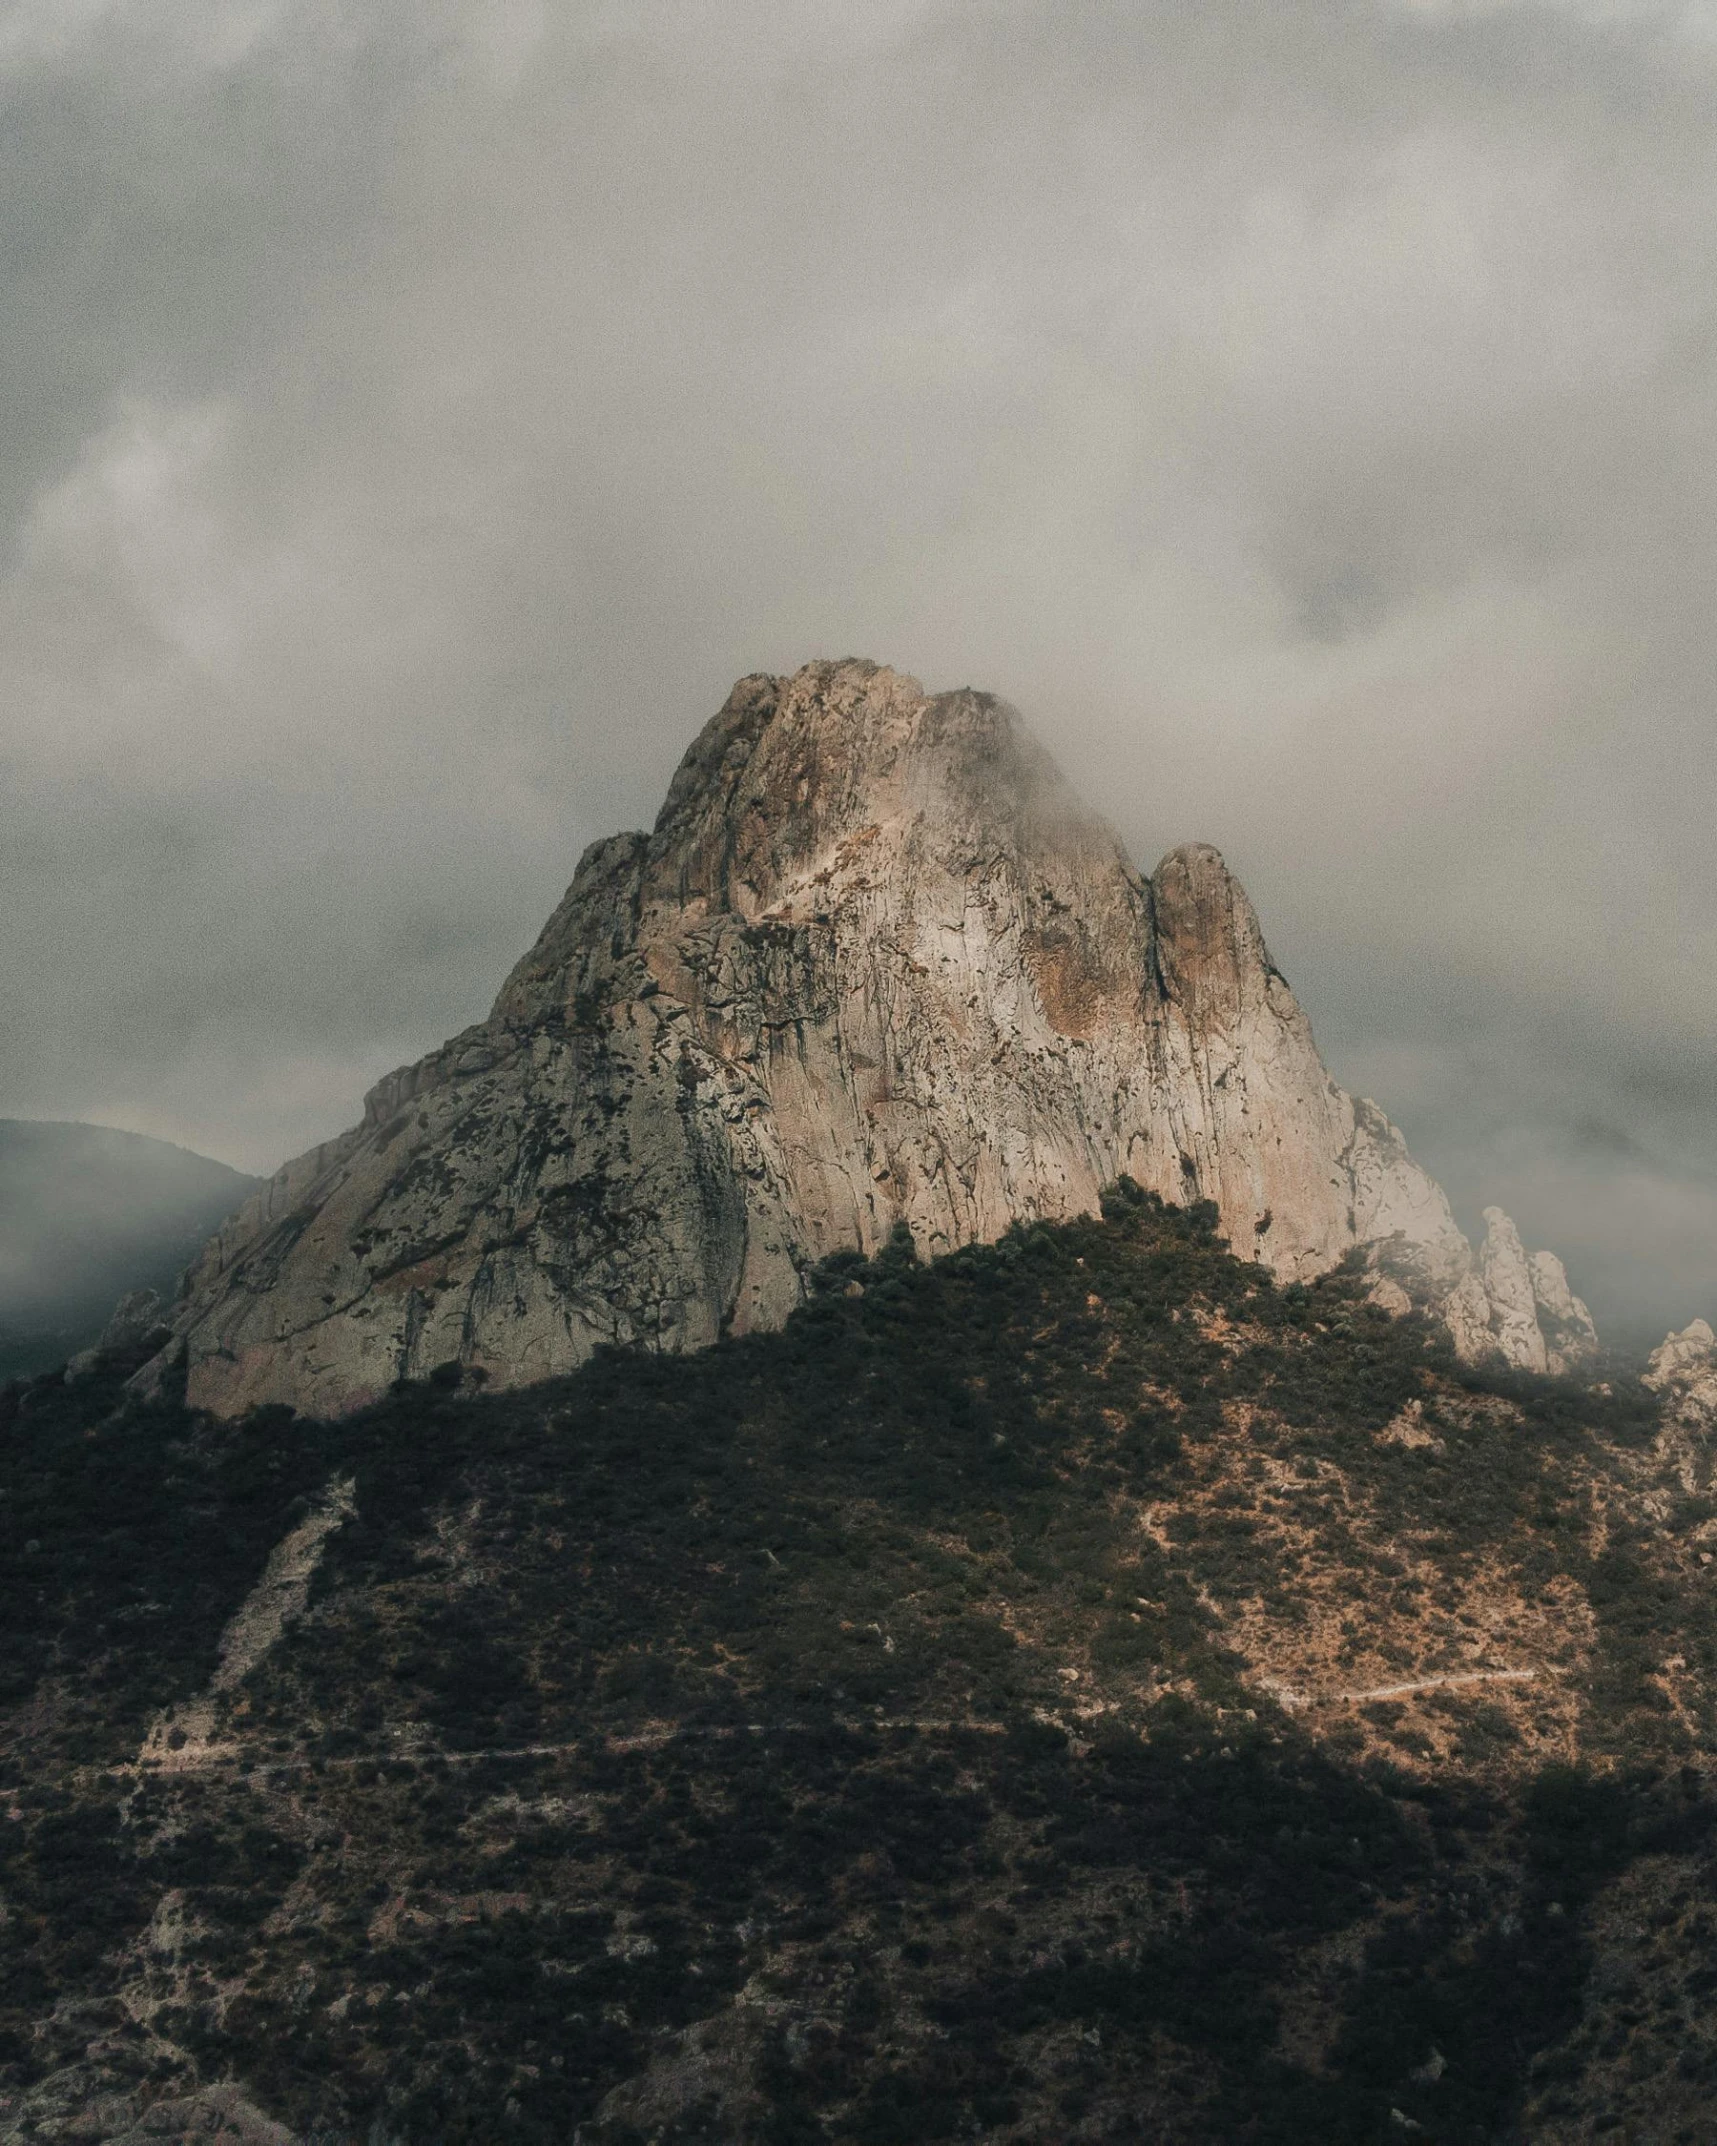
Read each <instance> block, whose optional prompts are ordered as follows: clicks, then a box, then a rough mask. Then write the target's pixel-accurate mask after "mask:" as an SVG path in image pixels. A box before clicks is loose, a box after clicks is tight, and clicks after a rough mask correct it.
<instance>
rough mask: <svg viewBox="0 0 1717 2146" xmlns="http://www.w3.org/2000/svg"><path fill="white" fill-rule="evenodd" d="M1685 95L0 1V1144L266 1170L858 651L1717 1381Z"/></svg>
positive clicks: (1516, 40)
mask: <svg viewBox="0 0 1717 2146" xmlns="http://www.w3.org/2000/svg"><path fill="white" fill-rule="evenodd" d="M1714 93H1717V11H1713V10H1712V9H1709V8H1695V7H1667V6H1646V5H1639V6H1630V5H1623V4H1617V5H1608V6H1605V5H1597V4H1593V5H1589V6H1582V5H1575V4H1560V5H1558V4H1549V0H1545V4H1539V5H1520V4H1506V0H1504V4H1497V5H1484V4H1479V0H1471V4H1459V0H1446V4H1433V0H1418V4H1410V0H1393V4H1387V0H1210V4H1208V5H1204V6H1200V7H1197V8H1188V7H1185V6H1182V5H1178V4H1177V5H1173V6H1169V5H1166V4H1165V5H1156V6H1152V5H1142V6H1141V5H1140V4H1138V0H1128V4H1126V5H1122V4H1119V0H1103V4H1099V0H1059V4H1057V5H1055V6H1053V7H1052V6H1049V5H1047V4H1036V0H1031V4H1028V0H990V4H981V5H976V6H974V5H970V4H964V0H962V4H954V0H889V4H879V5H877V6H874V7H869V8H865V9H851V8H837V7H835V6H834V5H832V4H826V0H726V4H719V5H718V4H716V0H704V4H696V0H672V4H669V0H656V4H649V0H632V4H630V5H627V6H625V7H620V6H618V5H595V4H591V5H584V6H579V7H573V8H566V9H552V8H548V7H546V6H533V5H530V4H528V0H487V4H485V5H483V6H480V7H479V6H476V5H473V4H465V0H418V4H412V0H370V4H359V0H249V4H246V5H241V6H234V5H232V4H231V0H225V4H222V5H218V6H217V5H215V4H212V0H211V4H208V5H202V4H196V0H78V4H75V5H74V4H71V0H28V4H23V5H16V4H15V5H14V6H13V7H12V8H11V9H10V11H9V12H6V13H4V14H0V183H3V184H4V186H5V189H6V196H7V199H8V201H9V203H10V204H11V205H12V211H13V213H12V214H11V216H10V217H9V219H8V226H7V230H6V233H5V234H4V238H3V240H0V278H3V279H4V281H3V285H0V288H3V289H4V292H5V296H6V310H7V319H8V336H7V339H6V350H5V354H4V357H3V358H0V398H3V401H4V415H5V424H4V427H3V429H0V442H3V443H4V444H3V447H0V516H3V517H4V524H3V526H4V529H5V541H4V543H3V544H0V626H3V631H0V708H3V709H4V711H5V712H4V714H3V715H0V950H3V958H0V1111H4V1112H10V1113H13V1114H19V1115H31V1114H39V1115H53V1116H72V1115H87V1116H90V1117H96V1118H101V1119H104V1120H107V1121H110V1122H113V1123H117V1124H122V1125H127V1126H131V1127H134V1128H136V1129H139V1130H143V1131H147V1132H152V1133H156V1134H160V1135H163V1136H166V1137H169V1138H173V1139H178V1140H182V1141H185V1142H188V1143H189V1144H191V1145H193V1146H197V1147H201V1148H204V1149H206V1150H209V1151H212V1152H214V1153H216V1154H219V1155H223V1156H225V1157H227V1158H229V1159H230V1160H232V1161H234V1162H238V1163H241V1164H243V1165H245V1166H247V1167H252V1168H260V1167H266V1166H267V1165H269V1164H271V1163H272V1162H274V1161H276V1160H278V1159H279V1158H280V1157H281V1156H282V1155H283V1154H285V1153H287V1152H289V1151H291V1150H293V1149H295V1148H297V1147H299V1146H302V1145H303V1144H305V1143H306V1142H307V1141H309V1140H310V1139H312V1138H315V1137H318V1136H320V1135H322V1134H325V1133H327V1132H329V1131H331V1130H333V1129H335V1128H336V1127H338V1126H339V1125H340V1124H342V1123H344V1122H347V1121H348V1120H349V1119H350V1117H351V1116H352V1114H353V1110H354V1106H355V1102H356V1098H357V1096H358V1093H359V1091H360V1090H361V1088H362V1087H363V1085H364V1084H365V1083H366V1082H367V1081H368V1080H369V1079H370V1078H373V1077H374V1075H375V1074H377V1073H378V1072H380V1071H382V1070H384V1069H385V1067H386V1066H387V1065H389V1064H391V1063H394V1062H397V1061H398V1060H400V1059H403V1058H405V1057H408V1056H410V1055H413V1054H415V1053H416V1052H417V1051H419V1050H420V1049H422V1048H424V1047H426V1046H427V1045H428V1044H430V1043H432V1042H434V1041H436V1040H438V1039H439V1038H440V1037H441V1036H442V1035H443V1034H445V1033H447V1032H449V1031H450V1030H452V1029H453V1028H455V1027H457V1026H459V1025H460V1024H461V1023H463V1022H464V1021H467V1020H469V1019H472V1018H474V1017H476V1016H477V1015H479V1014H480V1013H481V1012H482V1011H483V1010H484V1008H485V1006H486V1003H487V1000H488V998H489V996H490V995H491V994H492V992H493V989H494V987H495V985H496V984H497V982H498V980H499V978H500V976H501V974H502V973H503V972H504V970H505V968H506V967H507V965H508V963H509V962H510V960H511V959H512V958H513V957H514V955H515V954H516V953H517V952H518V951H519V950H520V949H521V948H522V947H523V946H524V945H525V944H526V943H528V941H529V939H530V938H531V936H532V934H533V932H534V930H535V928H536V926H537V924H538V923H539V922H540V920H541V917H542V916H543V915H544V914H546V912H547V910H548V908H549V907H550V905H551V904H552V902H553V900H554V899H555V897H556V896H557V894H558V892H559V891H560V887H561V885H562V883H563V882H564V881H565V879H566V878H567V876H568V875H569V873H570V870H571V866H572V863H573V861H574V859H575V857H576V855H577V852H578V850H579V848H580V846H581V845H582V844H583V843H584V842H585V841H586V840H588V839H590V838H591V837H593V836H594V835H596V834H599V833H602V832H605V831H607V830H608V829H610V828H612V827H616V826H619V825H623V824H634V825H635V824H638V823H639V822H641V821H647V820H648V819H649V818H650V817H651V815H652V814H653V812H654V809H655V805H656V802H657V800H658V798H659V796H660V793H661V791H662V789H663V788H664V787H665V784H666V780H667V776H668V774H669V772H670V771H671V768H672V765H673V762H674V760H675V759H676V757H677V755H678V753H679V751H680V749H681V747H682V746H683V744H684V743H685V741H686V739H687V738H688V737H689V736H690V734H691V732H692V731H693V729H694V728H695V727H696V725H697V724H698V722H699V721H700V720H701V719H702V718H703V716H704V715H705V714H707V713H708V712H709V710H710V709H711V708H713V707H714V706H715V705H716V704H717V703H718V701H719V699H720V697H721V695H722V693H723V692H724V691H725V688H726V686H727V684H728V682H729V681H730V680H731V678H732V677H734V676H736V675H738V674H739V673H741V672H743V671H747V670H752V669H759V668H788V667H792V666H794V665H796V664H797V663H798V662H800V661H802V660H804V659H805V658H806V657H808V656H810V655H812V654H844V653H848V652H859V653H866V654H873V655H876V656H878V657H879V658H882V659H884V660H888V661H892V662H895V663H897V664H899V665H901V666H902V667H904V668H907V669H911V670H914V671H916V672H917V673H918V674H919V675H920V676H922V677H923V678H925V680H926V681H927V682H928V683H931V684H932V685H937V686H940V685H949V684H957V683H963V682H967V681H972V682H977V683H981V684H986V685H989V686H992V687H994V688H995V689H997V690H999V691H1002V692H1004V693H1006V694H1007V695H1008V696H1009V697H1010V698H1012V699H1014V700H1015V701H1017V702H1018V703H1019V704H1020V705H1021V706H1022V707H1023V708H1025V709H1026V710H1027V712H1028V713H1029V714H1030V715H1031V716H1032V717H1033V718H1034V719H1035V720H1036V721H1037V723H1038V724H1039V726H1040V728H1041V729H1042V730H1043V732H1044V733H1045V735H1046V736H1047V737H1048V738H1049V739H1050V741H1051V742H1052V743H1053V744H1054V746H1055V747H1056V749H1057V750H1058V752H1059V753H1060V754H1061V756H1062V757H1063V759H1064V761H1065V762H1066V763H1067V765H1068V767H1069V769H1070V771H1071V772H1072V773H1073V774H1074V775H1075V776H1076V778H1077V779H1078V780H1079V781H1080V782H1081V783H1082V785H1083V786H1084V787H1085V788H1086V789H1087V791H1088V792H1089V793H1091V794H1092V795H1094V796H1096V797H1098V798H1099V799H1101V800H1102V801H1103V802H1104V803H1105V805H1106V806H1107V808H1108V810H1109V811H1110V812H1111V814H1112V815H1113V816H1114V818H1115V819H1116V821H1117V823H1118V824H1119V825H1120V826H1121V828H1122V830H1123V832H1124V833H1125V834H1126V835H1127V837H1128V839H1129V841H1130V842H1131V843H1132V844H1133V845H1134V848H1135V850H1136V852H1137V853H1138V854H1139V856H1140V857H1141V860H1142V861H1143V862H1145V863H1146V864H1147V865H1148V864H1149V863H1150V862H1151V861H1153V859H1154V857H1155V855H1156V854H1157V853H1158V852H1159V851H1160V850H1161V849H1162V848H1164V847H1167V846H1168V845H1169V844H1170V843H1171V842H1174V841H1179V840H1183V839H1186V838H1189V837H1195V836H1196V837H1201V838H1204V839H1209V840H1213V841H1216V842H1218V843H1219V844H1221V845H1222V847H1223V848H1224V849H1225V850H1226V851H1227V853H1228V854H1229V856H1230V859H1231V861H1232V862H1233V863H1234V864H1235V865H1236V867H1237V868H1238V869H1239V870H1240V871H1241V873H1242V875H1243V876H1244V877H1245V878H1246V880H1247V882H1248V884H1249V885H1250V887H1251V889H1252V891H1253V893H1254V896H1255V898H1256V899H1257V900H1258V903H1259V906H1260V908H1261V910H1262V912H1263V914H1264V917H1265V919H1266V924H1267V927H1268V929H1269V931H1270V935H1271V939H1272V943H1273V946H1274V949H1275V951H1276V953H1277V956H1278V958H1279V959H1280V960H1281V961H1282V963H1283V965H1284V966H1285V967H1286V968H1287V970H1288V972H1289V973H1290V975H1291V976H1292V977H1293V978H1294V980H1295V983H1296V985H1297V987H1298V988H1299V991H1300V994H1301V996H1302V998H1303V999H1304V1000H1305V1002H1306V1003H1307V1005H1308V1006H1309V1008H1310V1009H1311V1011H1312V1014H1313V1017H1314V1021H1315V1022H1316V1025H1317V1027H1318V1030H1319V1034H1320V1037H1321V1038H1322V1040H1323V1042H1324V1045H1325V1048H1326V1053H1327V1054H1328V1055H1329V1056H1330V1058H1331V1060H1332V1063H1333V1065H1334V1067H1335V1069H1336V1071H1337V1072H1338V1074H1340V1075H1341V1076H1342V1077H1343V1078H1344V1079H1346V1080H1348V1081H1349V1082H1350V1083H1352V1084H1355V1085H1358V1086H1361V1087H1365V1088H1368V1089H1370V1090H1372V1091H1373V1092H1375V1093H1376V1094H1377V1095H1378V1096H1379V1099H1380V1100H1381V1101H1383V1102H1384V1103H1385V1105H1386V1106H1387V1107H1389V1108H1391V1109H1392V1110H1393V1111H1394V1113H1395V1114H1396V1115H1397V1116H1398V1117H1399V1118H1400V1119H1401V1120H1402V1122H1403V1123H1404V1125H1405V1127H1406V1130H1407V1131H1408V1134H1409V1137H1410V1138H1412V1139H1413V1140H1414V1141H1415V1143H1416V1144H1417V1146H1418V1147H1419V1148H1420V1150H1421V1151H1422V1152H1423V1154H1424V1158H1425V1160H1426V1161H1427V1162H1429V1163H1430V1164H1431V1165H1432V1166H1433V1167H1434V1168H1437V1169H1439V1170H1440V1171H1442V1172H1443V1173H1445V1174H1446V1176H1447V1177H1448V1180H1449V1182H1450V1186H1451V1190H1452V1192H1453V1193H1454V1194H1455V1196H1456V1198H1457V1200H1459V1201H1460V1202H1462V1203H1463V1204H1464V1205H1465V1207H1466V1209H1467V1211H1468V1213H1469V1216H1470V1212H1471V1209H1472V1208H1473V1207H1474V1206H1476V1204H1478V1203H1479V1202H1480V1201H1482V1200H1483V1199H1484V1198H1486V1197H1493V1196H1499V1197H1502V1198H1503V1199H1504V1200H1505V1203H1510V1204H1512V1205H1513V1206H1514V1207H1515V1209H1516V1211H1517V1212H1518V1214H1519V1217H1520V1220H1521V1222H1522V1226H1523V1228H1524V1229H1525V1231H1526V1233H1527V1235H1528V1236H1529V1237H1530V1238H1532V1239H1533V1240H1534V1241H1545V1242H1554V1243H1556V1244H1557V1245H1558V1247H1559V1248H1560V1249H1562V1250H1563V1251H1564V1252H1565V1254H1566V1255H1567V1256H1568V1258H1569V1260H1570V1264H1571V1266H1572V1268H1573V1271H1574V1276H1575V1280H1576V1282H1577V1283H1581V1282H1584V1283H1585V1284H1586V1285H1587V1286H1588V1287H1589V1288H1590V1289H1591V1291H1592V1293H1593V1296H1594V1299H1595V1301H1596V1302H1597V1305H1598V1308H1599V1309H1600V1312H1608V1313H1609V1314H1610V1315H1611V1317H1612V1318H1613V1319H1614V1320H1619V1321H1621V1322H1623V1323H1624V1324H1626V1325H1628V1326H1629V1328H1630V1331H1631V1330H1632V1328H1633V1327H1635V1326H1638V1325H1641V1324H1644V1325H1650V1324H1652V1323H1656V1324H1658V1325H1661V1324H1662V1323H1663V1319H1665V1318H1667V1317H1668V1316H1671V1315H1673V1316H1675V1317H1676V1318H1677V1319H1678V1320H1679V1319H1684V1318H1686V1317H1688V1316H1691V1315H1692V1312H1693V1311H1695V1310H1699V1309H1704V1310H1707V1311H1710V1310H1712V1309H1717V1192H1714V1191H1713V1189H1712V1188H1713V1183H1714V1181H1717V1097H1714V1096H1713V1094H1712V1082H1711V1075H1710V1071H1709V1069H1710V1067H1711V1065H1712V1063H1713V1053H1712V1042H1713V1037H1712V1029H1713V1025H1714V1012H1713V1000H1712V993H1711V991H1710V988H1709V985H1708V982H1707V979H1708V977H1709V976H1710V975H1711V973H1712V968H1713V957H1714V956H1717V859H1714V851H1713V845H1712V842H1711V839H1710V826H1711V815H1712V806H1713V801H1714V800H1713V783H1712V777H1711V740H1712V735H1713V706H1712V699H1713V689H1712V679H1713V677H1714V676H1717V663H1714V660H1713V659H1714V657H1717V645H1714V644H1717V625H1714V624H1713V618H1712V612H1713V607H1712V604H1711V601H1710V594H1709V591H1710V589H1711V586H1712V582H1713V572H1712V569H1713V563H1714V552H1717V493H1714V485H1713V479H1712V475H1711V472H1712V470H1713V469H1714V468H1717V453H1714V449H1717V438H1714V434H1717V400H1714V397H1713V393H1712V388H1713V372H1714V370H1717V314H1714V301H1717V225H1714V224H1713V221H1712V218H1711V216H1710V202H1711V200H1712V199H1713V198H1717V126H1714V120H1717V94H1714ZM1659 1309H1661V1311H1662V1318H1660V1317H1658V1311H1659Z"/></svg>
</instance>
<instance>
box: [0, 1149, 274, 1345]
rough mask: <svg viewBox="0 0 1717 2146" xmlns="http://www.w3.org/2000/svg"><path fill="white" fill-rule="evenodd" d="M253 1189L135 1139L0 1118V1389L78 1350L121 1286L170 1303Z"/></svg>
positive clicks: (214, 1165)
mask: <svg viewBox="0 0 1717 2146" xmlns="http://www.w3.org/2000/svg"><path fill="white" fill-rule="evenodd" d="M256 1182H257V1180H256V1179H255V1178H252V1177H246V1176H245V1175H244V1174H243V1172H242V1171H239V1170H231V1169H229V1168H228V1167H227V1165H226V1164H225V1163H223V1162H211V1161H210V1159H209V1158H208V1156H206V1155H194V1154H192V1153H191V1151H190V1150H189V1149H188V1148H180V1147H174V1146H172V1145H171V1143H170V1142H168V1141H165V1140H150V1139H147V1138H145V1137H144V1135H143V1134H141V1133H121V1132H116V1131H114V1129H113V1128H112V1127H111V1126H106V1125H72V1124H57V1123H53V1122H38V1121H35V1120H30V1119H22V1118H0V1382H4V1381H5V1380H6V1379H9V1378H18V1377H22V1376H26V1375H28V1374H30V1373H33V1372H36V1371H41V1370H45V1369H47V1368H48V1367H49V1366H50V1365H52V1364H56V1363H59V1362H60V1361H62V1360H63V1359H64V1358H65V1357H67V1356H69V1355H71V1354H73V1353H74V1352H75V1351H76V1350H78V1349H82V1348H86V1347H88V1345H89V1344H90V1343H91V1342H92V1341H93V1340H94V1339H95V1338H96V1336H97V1335H98V1334H99V1333H100V1332H101V1329H102V1327H103V1326H104V1325H105V1323H106V1321H107V1317H108V1314H109V1313H110V1312H111V1311H112V1309H113V1307H114V1304H115V1303H116V1302H117V1301H118V1299H119V1298H120V1297H121V1296H123V1295H124V1294H125V1292H126V1291H127V1290H130V1289H158V1290H160V1291H161V1293H162V1294H163V1295H170V1294H171V1293H172V1291H173V1289H174V1287H175V1285H176V1283H177V1281H178V1277H179V1275H180V1274H181V1273H182V1271H183V1270H184V1268H185V1267H186V1266H187V1265H188V1264H189V1263H190V1261H191V1260H192V1258H194V1256H195V1255H196V1253H197V1252H198V1250H199V1249H200V1248H201V1246H202V1245H203V1243H204V1241H205V1240H206V1239H207V1238H208V1236H209V1235H210V1233H211V1232H212V1231H213V1230H214V1229H215V1227H216V1225H217V1224H218V1223H220V1222H221V1221H223V1220H224V1219H225V1217H226V1216H228V1215H229V1214H231V1213H232V1211H233V1209H234V1208H235V1207H237V1206H239V1205H240V1204H241V1202H242V1201H243V1200H245V1199H246V1198H247V1197H248V1195H249V1193H250V1191H251V1188H252V1187H253V1186H254V1185H255V1184H256Z"/></svg>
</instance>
